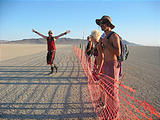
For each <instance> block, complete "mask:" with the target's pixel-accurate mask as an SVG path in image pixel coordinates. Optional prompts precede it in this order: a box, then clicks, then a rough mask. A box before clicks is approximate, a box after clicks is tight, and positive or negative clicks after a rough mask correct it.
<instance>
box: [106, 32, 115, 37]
mask: <svg viewBox="0 0 160 120" xmlns="http://www.w3.org/2000/svg"><path fill="white" fill-rule="evenodd" d="M113 33H114V32H113V31H112V32H110V33H109V34H108V35H107V36H106V38H107V39H109V38H110V37H111V35H112V34H113Z"/></svg>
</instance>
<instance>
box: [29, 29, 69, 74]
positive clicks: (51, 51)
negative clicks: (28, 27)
mask: <svg viewBox="0 0 160 120" xmlns="http://www.w3.org/2000/svg"><path fill="white" fill-rule="evenodd" d="M32 32H34V33H36V34H38V35H40V36H41V37H43V38H44V39H46V40H47V47H48V53H47V64H50V65H51V72H50V73H49V74H52V73H53V71H54V68H55V69H56V72H57V69H58V67H57V66H56V65H55V64H54V63H53V61H54V58H55V53H56V45H55V42H56V39H58V38H59V37H61V36H64V35H66V34H68V33H70V30H67V31H66V32H64V33H61V34H59V35H57V36H53V31H52V30H49V31H48V35H49V36H45V35H43V34H41V33H39V32H37V31H36V30H34V29H33V30H32Z"/></svg>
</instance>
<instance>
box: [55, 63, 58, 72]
mask: <svg viewBox="0 0 160 120" xmlns="http://www.w3.org/2000/svg"><path fill="white" fill-rule="evenodd" d="M54 68H55V69H56V73H57V71H58V67H57V66H56V65H54Z"/></svg>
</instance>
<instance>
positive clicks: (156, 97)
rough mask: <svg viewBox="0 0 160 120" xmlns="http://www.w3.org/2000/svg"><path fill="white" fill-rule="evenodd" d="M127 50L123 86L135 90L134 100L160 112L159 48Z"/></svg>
mask: <svg viewBox="0 0 160 120" xmlns="http://www.w3.org/2000/svg"><path fill="white" fill-rule="evenodd" d="M129 49H130V55H129V57H128V60H127V61H125V65H124V69H125V71H126V76H125V78H124V83H125V85H128V86H130V87H132V88H134V89H135V90H136V93H135V97H136V98H139V99H141V100H145V101H146V102H148V103H149V104H151V105H152V106H153V107H154V108H156V109H157V110H160V89H159V88H160V47H145V46H130V47H129ZM159 112H160V111H159Z"/></svg>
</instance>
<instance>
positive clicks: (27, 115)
mask: <svg viewBox="0 0 160 120" xmlns="http://www.w3.org/2000/svg"><path fill="white" fill-rule="evenodd" d="M66 48H68V47H64V48H62V49H60V50H57V52H56V58H55V63H56V64H57V65H58V66H59V69H58V73H56V74H53V75H51V76H49V75H47V73H49V71H50V69H49V66H47V65H46V59H44V58H45V55H46V54H42V53H37V54H33V55H30V56H24V58H26V59H25V60H24V61H22V59H24V58H22V57H21V58H20V60H19V58H17V59H14V61H15V66H14V65H12V64H11V63H10V64H8V66H4V65H5V64H7V62H6V63H5V64H4V63H3V64H0V65H1V66H0V71H1V72H2V73H0V75H1V74H2V75H3V76H2V77H0V90H2V91H3V92H2V93H0V94H2V96H0V100H1V99H2V101H1V102H0V106H1V107H0V114H1V115H0V118H5V119H65V118H67V119H74V118H75V119H76V118H77V119H83V118H91V119H93V118H95V113H94V112H93V107H92V104H91V101H90V98H89V99H88V97H86V96H85V95H87V94H89V92H88V91H86V88H87V82H88V81H87V78H86V76H85V74H84V72H83V70H82V68H81V66H80V63H79V61H78V59H77V57H76V56H75V54H74V53H73V50H72V49H67V51H66ZM64 51H65V52H64ZM38 54H39V55H38ZM27 57H29V58H27ZM42 58H43V59H42ZM30 59H32V60H30ZM8 62H10V61H8ZM16 62H17V63H16ZM1 68H2V69H1ZM8 68H9V69H8ZM41 71H42V72H41ZM5 72H7V74H6V73H5ZM6 86H7V87H6ZM3 88H6V89H5V90H3ZM83 92H85V93H83ZM5 95H6V96H5ZM3 97H4V99H3ZM86 105H87V107H86ZM87 111H89V112H87Z"/></svg>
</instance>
